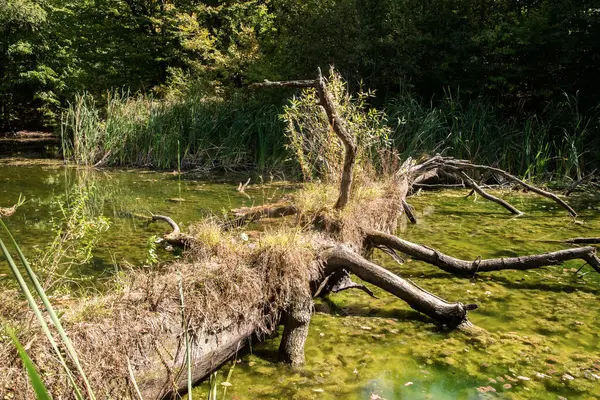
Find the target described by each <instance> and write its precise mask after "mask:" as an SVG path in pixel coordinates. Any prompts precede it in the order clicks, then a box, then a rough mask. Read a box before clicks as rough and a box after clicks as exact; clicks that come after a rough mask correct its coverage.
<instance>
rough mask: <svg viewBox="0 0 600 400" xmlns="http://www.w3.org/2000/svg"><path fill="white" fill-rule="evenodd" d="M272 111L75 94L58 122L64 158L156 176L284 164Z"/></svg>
mask: <svg viewBox="0 0 600 400" xmlns="http://www.w3.org/2000/svg"><path fill="white" fill-rule="evenodd" d="M278 114H279V110H278V108H277V107H275V106H271V105H263V104H260V103H257V102H248V101H242V100H237V99H228V100H224V99H219V98H215V97H207V96H206V95H204V94H203V93H196V92H193V91H192V92H189V93H186V94H184V95H182V96H180V97H177V98H173V99H168V100H161V101H158V100H154V99H153V98H151V97H145V96H142V95H138V96H136V95H132V94H130V93H128V92H118V91H114V92H109V93H108V94H107V99H106V106H105V108H102V109H99V108H98V106H97V103H96V101H95V99H94V98H93V97H92V96H91V95H90V94H87V93H83V94H81V95H78V96H77V97H76V99H75V101H74V102H73V103H71V104H70V105H69V108H68V109H67V110H66V111H65V113H64V114H63V117H62V123H61V137H62V142H63V149H64V153H65V156H66V158H67V159H72V160H73V161H74V162H76V163H78V164H83V165H133V166H152V167H154V168H158V169H178V170H180V169H191V168H199V169H214V168H219V169H226V170H229V169H238V170H239V169H250V168H252V169H267V168H272V167H273V166H275V165H279V164H281V163H282V162H283V160H284V158H285V153H284V152H283V149H282V145H283V143H282V138H281V135H280V132H281V131H282V127H281V124H280V122H279V121H278V119H277V115H278Z"/></svg>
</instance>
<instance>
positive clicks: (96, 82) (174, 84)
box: [0, 0, 600, 131]
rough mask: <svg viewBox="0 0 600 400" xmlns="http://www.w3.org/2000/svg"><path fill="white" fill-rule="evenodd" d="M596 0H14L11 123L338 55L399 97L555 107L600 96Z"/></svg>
mask: <svg viewBox="0 0 600 400" xmlns="http://www.w3.org/2000/svg"><path fill="white" fill-rule="evenodd" d="M599 54H600V5H598V4H597V2H596V1H592V0H578V1H573V0H553V1H549V0H495V1H490V0H477V1H476V0H452V1H450V0H432V1H428V2H421V1H416V0H377V1H376V0H352V1H350V0H241V1H233V0H205V1H200V0H94V1H92V0H35V1H34V0H0V125H1V127H0V129H1V130H2V131H8V130H14V129H19V128H41V127H48V126H51V125H53V124H55V123H56V120H57V115H58V113H59V112H60V110H61V107H63V106H64V105H65V104H66V103H67V102H68V101H70V100H71V99H73V96H74V95H75V94H76V93H78V92H82V91H88V92H90V93H93V94H97V95H101V94H102V93H104V92H105V91H106V90H107V89H111V88H124V89H127V90H131V91H132V92H137V91H141V92H144V93H153V94H155V95H159V96H160V95H165V94H166V93H167V92H169V91H170V90H171V89H173V88H175V89H176V88H178V87H184V86H187V85H192V84H193V85H198V86H200V87H204V88H206V90H207V91H209V90H211V91H215V90H216V91H221V92H222V91H227V90H230V89H232V88H239V87H243V86H245V85H246V84H248V83H251V82H255V81H261V80H263V79H265V78H269V79H274V78H276V79H288V78H298V77H312V76H314V73H315V70H316V67H317V66H320V67H321V68H324V69H326V68H327V67H328V65H329V64H334V65H335V66H336V68H337V69H338V70H339V71H340V72H341V73H342V74H343V75H344V76H346V77H347V78H348V80H349V82H350V83H351V84H355V85H358V84H359V82H363V83H364V84H366V85H367V86H369V87H371V88H374V89H377V90H378V91H379V98H383V99H386V98H390V97H393V96H395V95H397V94H398V93H400V92H402V91H404V90H411V91H413V92H415V93H416V94H418V95H421V96H422V97H423V98H426V99H429V98H431V96H435V95H436V94H439V93H441V92H443V91H444V90H447V89H448V88H450V89H451V90H455V89H457V88H460V91H461V93H462V94H463V95H465V96H471V97H476V96H480V95H484V96H489V97H491V98H496V99H498V100H499V101H500V102H501V103H502V104H504V105H506V106H507V107H516V106H523V105H525V106H526V107H529V108H533V109H536V108H542V107H544V104H545V103H546V102H547V101H548V100H551V99H552V98H554V97H555V96H557V95H560V93H561V92H562V91H565V92H567V93H569V94H575V93H577V92H579V96H580V99H581V101H582V105H583V106H588V107H589V106H592V105H596V104H597V103H598V102H599V101H600V95H599V92H598V91H597V90H596V89H595V88H596V87H598V84H599V83H600V82H599V80H600V78H599V75H598V73H597V71H598V70H599V69H600V68H599V67H600V56H599Z"/></svg>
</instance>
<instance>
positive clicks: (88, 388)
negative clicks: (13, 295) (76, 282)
mask: <svg viewBox="0 0 600 400" xmlns="http://www.w3.org/2000/svg"><path fill="white" fill-rule="evenodd" d="M0 224H2V227H3V228H4V230H5V231H6V232H7V233H8V235H9V237H10V239H11V241H12V243H13V245H14V246H15V249H16V250H17V254H18V255H19V258H20V259H21V262H22V263H23V266H24V267H25V270H26V271H27V275H29V278H30V279H31V281H32V283H33V285H34V287H35V289H36V292H37V293H38V295H39V296H40V298H41V299H42V302H43V303H44V307H46V311H47V312H48V315H49V316H50V319H51V320H52V323H53V324H54V326H55V327H56V330H57V331H58V334H59V336H60V337H61V339H62V342H63V344H64V345H65V347H66V348H67V351H68V353H69V355H70V356H71V358H72V359H73V362H74V363H75V366H76V368H77V370H78V372H79V374H80V375H81V378H82V379H83V382H84V385H85V387H86V391H87V392H88V396H89V397H90V399H91V400H94V399H95V398H96V397H95V396H94V392H93V391H92V389H91V386H90V384H89V382H88V379H87V377H86V375H85V372H84V371H83V368H82V367H81V363H80V362H79V358H78V357H77V353H76V352H75V349H74V348H73V345H72V343H71V340H70V339H69V338H68V336H67V334H66V333H65V331H64V329H63V327H62V324H61V323H60V319H59V318H58V316H57V315H56V312H55V311H54V308H53V307H52V305H51V304H50V300H49V299H48V296H46V292H45V291H44V289H43V288H42V285H41V284H40V282H39V280H38V279H37V276H36V275H35V273H34V272H33V269H32V268H31V266H30V265H29V262H28V261H27V259H26V258H25V255H24V254H23V252H22V251H21V248H20V247H19V245H18V244H17V242H16V241H15V238H14V237H13V235H12V234H11V233H10V231H9V230H8V227H7V226H6V224H4V221H2V220H0ZM0 247H1V248H2V252H3V253H4V255H5V257H6V259H7V260H8V263H9V265H10V266H11V270H12V271H13V274H14V275H15V277H16V278H17V281H18V282H19V286H20V287H21V290H22V292H23V293H24V294H25V297H26V298H27V301H28V302H29V305H30V306H31V308H32V309H33V311H34V313H35V314H36V317H37V318H38V320H39V321H40V324H42V328H43V329H44V331H45V333H46V336H48V339H50V340H51V343H52V342H54V339H53V337H52V334H51V333H50V330H49V329H48V325H47V324H46V322H45V320H44V318H43V317H42V314H41V311H40V310H39V308H38V306H37V304H36V303H35V301H34V300H33V296H32V295H31V292H30V291H29V288H28V287H27V284H26V283H25V280H24V279H23V276H22V275H21V273H20V272H19V269H18V268H17V266H16V264H15V262H14V260H13V258H12V256H11V255H10V253H9V252H8V250H7V249H6V246H5V245H4V242H2V240H1V239H0ZM53 347H54V348H55V351H57V353H60V351H59V350H58V346H56V342H54V344H53ZM60 358H61V360H62V356H60ZM61 363H62V364H63V365H64V366H65V367H66V363H65V362H64V360H62V362H61ZM67 370H69V369H68V368H67ZM69 374H70V370H69ZM71 383H72V384H73V385H74V387H73V388H74V389H75V391H76V392H77V393H79V395H80V394H81V393H80V392H79V389H78V387H77V385H75V382H74V380H71ZM78 397H79V396H78Z"/></svg>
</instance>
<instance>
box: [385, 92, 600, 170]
mask: <svg viewBox="0 0 600 400" xmlns="http://www.w3.org/2000/svg"><path fill="white" fill-rule="evenodd" d="M387 112H388V114H389V120H390V122H391V123H392V125H393V127H394V130H393V135H392V137H393V139H394V144H395V146H396V147H397V148H398V149H399V150H400V152H401V153H402V154H403V155H404V156H408V155H411V156H413V157H414V156H415V155H417V156H418V155H420V154H432V153H438V152H439V153H445V154H447V155H451V156H454V157H457V158H465V159H470V160H472V161H474V162H477V163H485V164H492V165H497V166H499V167H501V168H504V169H507V170H510V171H511V172H513V173H515V174H518V175H520V176H523V177H525V178H527V179H531V180H543V181H547V180H561V179H563V178H571V179H578V178H580V177H581V176H582V174H584V172H585V171H591V170H592V169H594V168H597V167H598V166H600V109H599V108H595V109H591V110H587V111H586V112H582V111H581V110H579V104H578V99H577V96H576V95H575V96H570V95H567V94H566V93H565V94H563V96H562V98H560V99H558V100H557V101H555V102H552V103H549V104H548V106H547V107H546V109H545V110H543V111H542V112H539V113H534V112H526V111H524V110H523V109H519V110H513V111H512V112H511V113H510V114H508V115H507V113H505V112H504V111H503V109H502V107H500V106H499V105H497V104H494V103H492V102H490V101H489V100H488V99H468V100H463V99H461V97H460V92H458V91H456V92H451V91H447V92H446V94H445V96H444V98H443V99H442V100H441V101H439V102H437V103H433V102H430V103H429V104H425V103H423V102H421V101H419V100H418V99H416V98H415V97H413V96H412V95H410V94H409V93H404V94H402V95H401V96H399V97H398V98H396V99H394V100H393V101H391V102H390V103H389V104H388V107H387Z"/></svg>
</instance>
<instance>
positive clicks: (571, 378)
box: [562, 374, 575, 381]
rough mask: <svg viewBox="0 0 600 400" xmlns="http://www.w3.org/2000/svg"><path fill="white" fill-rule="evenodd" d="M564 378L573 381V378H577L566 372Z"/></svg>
mask: <svg viewBox="0 0 600 400" xmlns="http://www.w3.org/2000/svg"><path fill="white" fill-rule="evenodd" d="M562 378H563V381H572V380H573V379H575V378H574V377H572V376H571V375H569V374H564V375H563V376H562Z"/></svg>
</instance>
